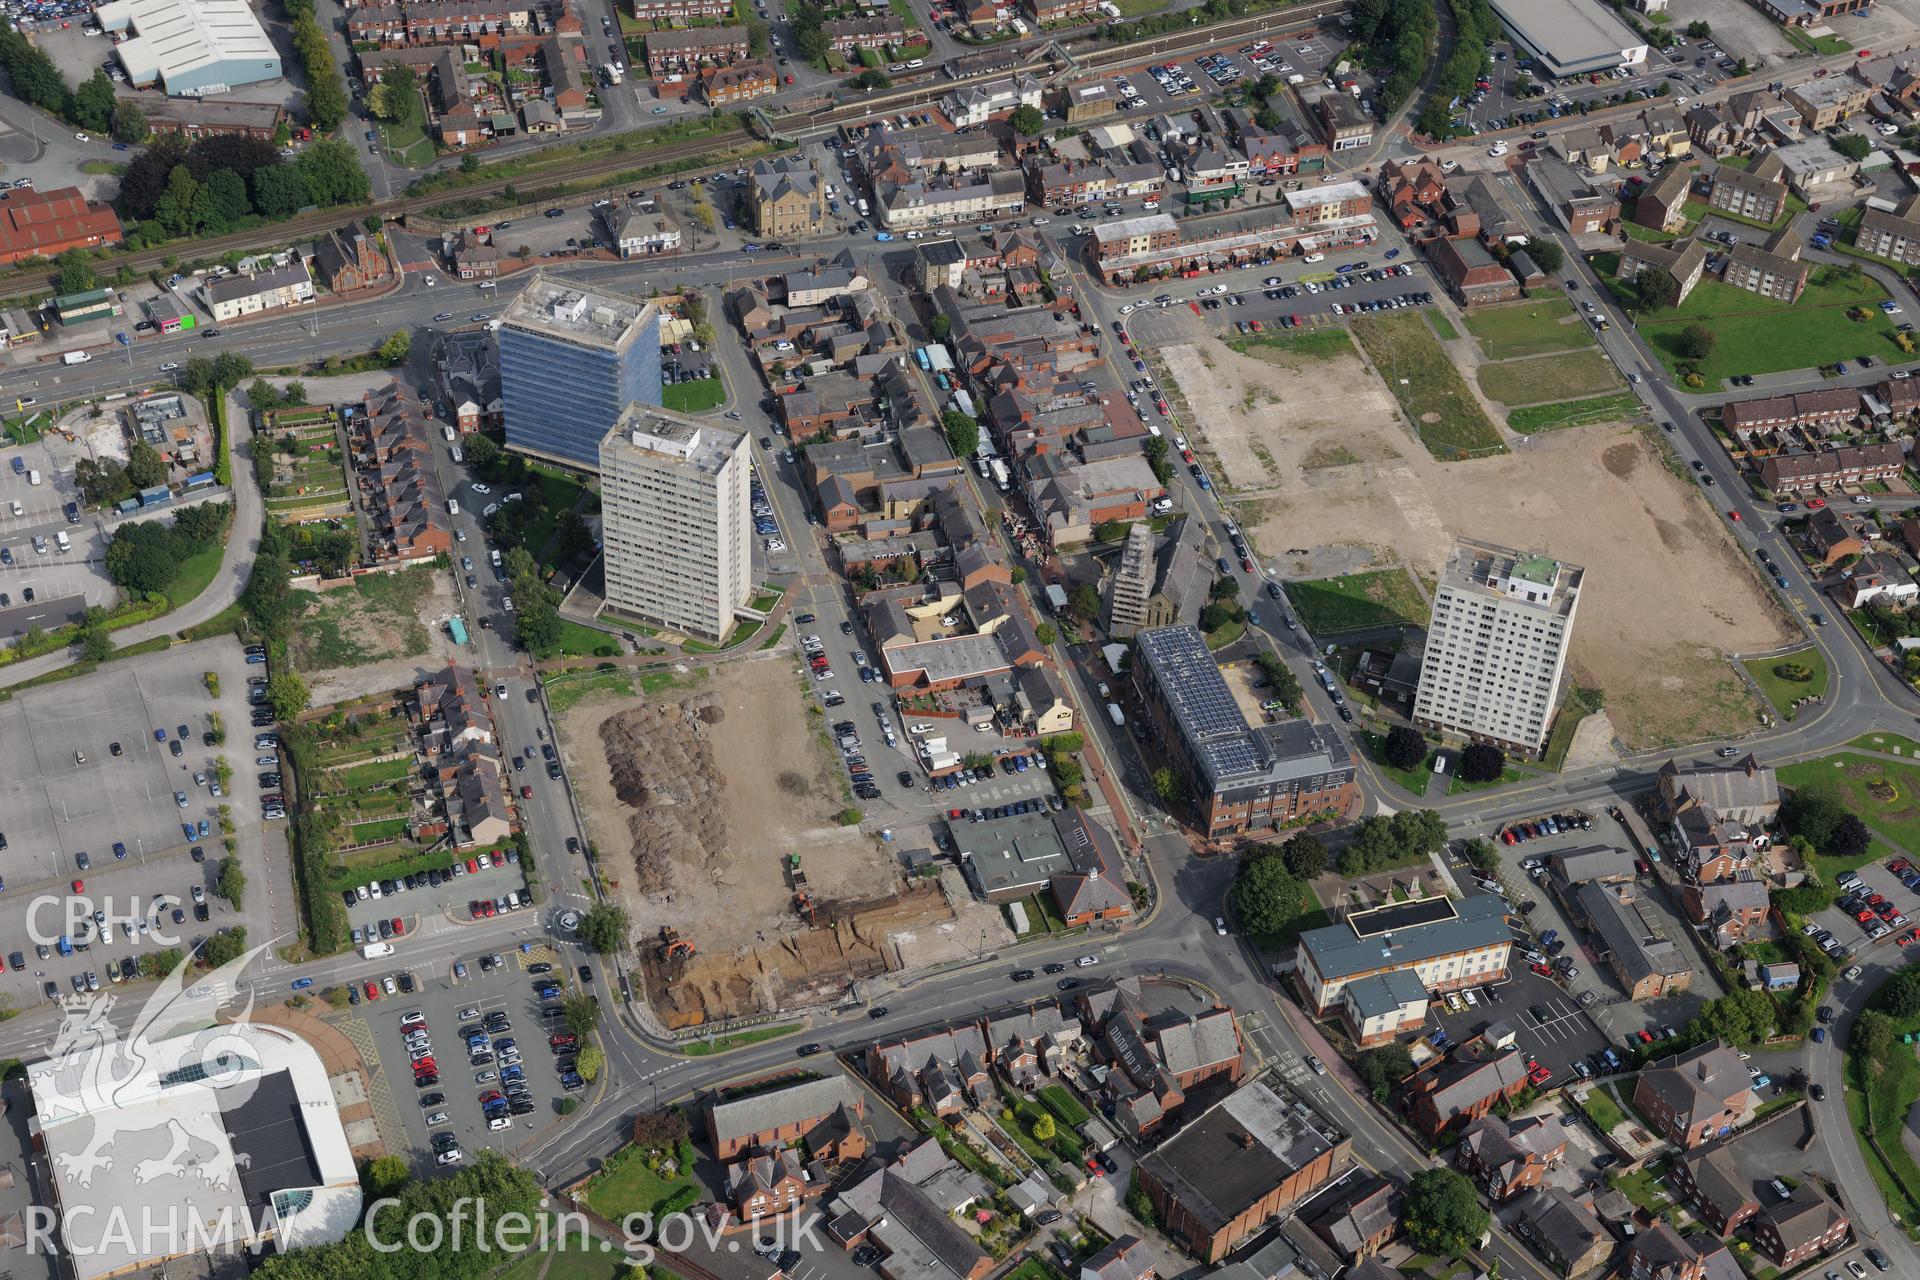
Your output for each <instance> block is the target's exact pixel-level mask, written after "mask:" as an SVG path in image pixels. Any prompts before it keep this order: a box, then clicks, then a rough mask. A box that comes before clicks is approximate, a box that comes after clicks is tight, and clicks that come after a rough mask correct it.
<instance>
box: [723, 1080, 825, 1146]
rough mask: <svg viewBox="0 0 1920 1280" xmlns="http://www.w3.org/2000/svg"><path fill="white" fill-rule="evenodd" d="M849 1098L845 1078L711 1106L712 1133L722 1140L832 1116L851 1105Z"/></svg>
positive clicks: (815, 1082)
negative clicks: (841, 1108)
mask: <svg viewBox="0 0 1920 1280" xmlns="http://www.w3.org/2000/svg"><path fill="white" fill-rule="evenodd" d="M851 1103H852V1098H851V1097H850V1096H849V1093H848V1089H847V1080H846V1077H845V1076H837V1075H835V1076H828V1077H827V1078H825V1079H824V1080H808V1081H805V1082H804V1083H801V1084H796V1085H790V1086H788V1087H787V1088H785V1089H770V1090H768V1091H767V1092H765V1093H757V1094H754V1095H753V1096H752V1097H748V1098H739V1099H736V1100H735V1101H732V1102H718V1103H715V1104H714V1105H713V1109H712V1122H713V1130H714V1133H715V1134H717V1135H718V1136H719V1138H720V1140H721V1141H723V1142H724V1141H727V1140H729V1139H740V1138H745V1137H749V1136H751V1135H753V1134H756V1133H765V1132H767V1131H769V1130H772V1129H778V1128H780V1127H781V1126H783V1125H789V1124H794V1123H797V1122H799V1121H802V1120H813V1119H817V1118H819V1117H821V1116H826V1115H832V1114H833V1112H834V1110H835V1109H836V1108H838V1107H841V1106H845V1105H850V1104H851Z"/></svg>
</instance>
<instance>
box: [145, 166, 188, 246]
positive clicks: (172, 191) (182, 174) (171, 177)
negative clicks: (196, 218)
mask: <svg viewBox="0 0 1920 1280" xmlns="http://www.w3.org/2000/svg"><path fill="white" fill-rule="evenodd" d="M199 192H200V184H199V183H197V182H195V181H194V180H193V175H192V174H191V173H189V172H187V166H186V165H184V164H177V165H175V166H174V167H173V171H172V172H171V173H169V174H168V175H167V186H166V190H164V191H162V192H161V193H160V198H159V199H158V200H156V201H155V202H154V206H153V217H154V221H156V222H158V223H159V224H160V225H161V226H162V227H163V228H165V229H166V232H167V234H168V235H171V236H184V235H190V234H192V232H193V199H194V197H195V196H196V195H198V194H199Z"/></svg>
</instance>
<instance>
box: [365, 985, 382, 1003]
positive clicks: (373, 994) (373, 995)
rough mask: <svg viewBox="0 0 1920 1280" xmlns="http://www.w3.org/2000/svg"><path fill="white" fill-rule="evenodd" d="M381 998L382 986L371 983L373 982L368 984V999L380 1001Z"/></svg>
mask: <svg viewBox="0 0 1920 1280" xmlns="http://www.w3.org/2000/svg"><path fill="white" fill-rule="evenodd" d="M379 998H380V984H379V983H377V982H371V981H370V982H368V983H367V999H369V1000H378V999H379Z"/></svg>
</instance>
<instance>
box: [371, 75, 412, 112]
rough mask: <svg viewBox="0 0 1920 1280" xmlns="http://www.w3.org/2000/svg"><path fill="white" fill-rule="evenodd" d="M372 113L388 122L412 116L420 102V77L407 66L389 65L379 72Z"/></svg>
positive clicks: (373, 95) (372, 95) (373, 94)
mask: <svg viewBox="0 0 1920 1280" xmlns="http://www.w3.org/2000/svg"><path fill="white" fill-rule="evenodd" d="M370 97H371V98H372V102H371V104H370V105H371V106H372V109H373V114H374V115H376V116H378V117H380V118H381V119H382V120H385V121H387V122H388V123H390V124H398V123H399V122H401V121H402V120H406V119H409V118H410V117H412V115H413V113H414V111H415V109H416V108H417V107H418V105H419V102H420V77H419V76H418V75H417V74H416V73H415V72H414V69H413V68H412V67H408V66H399V65H396V66H390V67H387V68H385V69H384V70H383V71H381V73H380V83H379V84H378V85H376V86H375V87H374V90H373V93H372V94H371V95H370Z"/></svg>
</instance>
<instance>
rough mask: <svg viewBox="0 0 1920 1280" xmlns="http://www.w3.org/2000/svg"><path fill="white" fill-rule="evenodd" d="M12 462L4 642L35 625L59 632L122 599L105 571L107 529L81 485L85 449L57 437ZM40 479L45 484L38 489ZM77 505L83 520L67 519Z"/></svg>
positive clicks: (4, 555) (3, 475)
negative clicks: (89, 507) (84, 499)
mask: <svg viewBox="0 0 1920 1280" xmlns="http://www.w3.org/2000/svg"><path fill="white" fill-rule="evenodd" d="M7 456H8V459H9V463H8V465H7V466H6V467H5V468H0V635H7V636H11V635H18V634H20V633H22V632H24V631H26V629H27V628H28V627H30V626H32V625H34V624H35V623H38V624H39V625H40V626H42V627H49V628H50V627H54V626H58V625H60V624H62V623H64V622H66V621H67V620H68V618H69V617H70V616H71V615H73V614H76V613H79V612H81V611H82V610H84V609H85V608H86V607H87V606H88V605H94V604H98V605H108V604H111V603H113V601H114V600H115V599H116V598H117V595H118V592H117V590H116V588H115V587H114V585H113V583H112V582H111V581H109V580H108V578H107V576H106V571H105V568H104V565H105V563H106V544H107V533H106V530H105V528H104V527H103V524H102V521H101V520H100V519H99V518H97V516H96V514H95V513H82V512H81V511H80V510H79V507H78V505H77V504H78V503H79V502H80V492H79V490H78V489H77V488H75V487H74V484H73V464H74V462H75V461H76V460H77V459H78V458H79V457H81V456H84V450H82V449H81V447H80V446H77V445H73V444H69V443H67V442H65V441H59V440H55V439H54V438H52V437H49V438H48V439H46V440H41V441H37V442H35V443H33V444H29V445H23V446H21V447H19V448H17V449H11V450H9V451H8V455H7ZM14 459H18V462H17V463H15V462H14V461H13V460H14ZM16 466H17V467H18V469H17V470H16V469H15V468H16ZM35 473H38V475H39V477H40V483H39V484H34V483H32V477H33V476H34V474H35ZM70 503H72V504H76V506H75V514H76V515H77V516H79V517H80V518H79V519H78V520H77V521H70V520H69V519H68V518H67V513H66V508H67V506H68V504H70ZM15 504H18V509H17V510H16V509H15ZM63 533H64V534H65V535H67V540H68V544H69V545H68V547H67V549H66V550H64V551H63V550H61V549H60V535H61V534H63Z"/></svg>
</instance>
